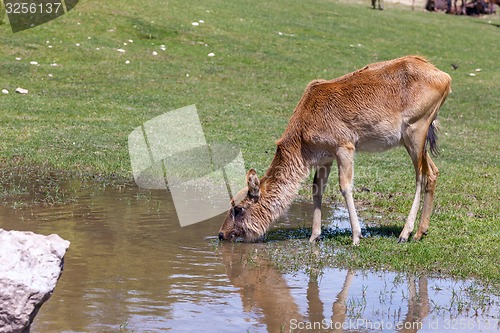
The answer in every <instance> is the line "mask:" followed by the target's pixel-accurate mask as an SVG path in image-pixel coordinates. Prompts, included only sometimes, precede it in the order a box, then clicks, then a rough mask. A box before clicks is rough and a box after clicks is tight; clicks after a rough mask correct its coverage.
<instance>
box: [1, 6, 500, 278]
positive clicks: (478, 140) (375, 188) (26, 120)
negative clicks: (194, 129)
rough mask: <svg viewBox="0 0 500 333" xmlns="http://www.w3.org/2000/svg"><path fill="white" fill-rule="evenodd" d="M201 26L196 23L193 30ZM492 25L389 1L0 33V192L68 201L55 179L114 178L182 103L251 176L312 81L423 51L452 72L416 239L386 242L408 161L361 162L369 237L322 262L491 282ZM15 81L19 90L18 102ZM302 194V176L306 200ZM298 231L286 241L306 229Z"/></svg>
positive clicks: (133, 9)
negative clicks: (429, 204) (130, 139)
mask: <svg viewBox="0 0 500 333" xmlns="http://www.w3.org/2000/svg"><path fill="white" fill-rule="evenodd" d="M199 20H203V22H204V23H199V24H198V26H194V25H192V22H195V21H196V22H198V21H199ZM499 23H500V19H499V16H498V15H496V16H491V17H488V18H470V17H456V16H448V15H440V14H431V13H426V12H423V11H415V12H412V11H411V10H409V8H406V7H402V6H394V7H391V8H389V7H387V8H386V10H384V11H374V10H371V9H369V6H368V5H367V4H365V3H352V2H349V3H347V2H336V1H325V0H314V1H313V2H312V3H311V2H303V1H296V0H293V1H287V2H283V1H277V2H276V1H275V2H271V3H270V2H265V1H257V2H255V1H254V2H251V3H246V2H243V1H236V2H226V1H216V0H209V1H204V2H196V1H191V0H188V1H169V2H168V3H165V2H161V1H149V2H144V1H137V0H131V1H127V4H126V5H124V4H123V2H121V1H118V0H110V1H106V2H97V1H95V0H87V1H82V2H81V3H79V4H78V6H77V7H76V8H75V9H74V10H72V11H71V12H69V13H68V14H66V15H64V16H63V17H61V18H60V19H58V20H55V21H53V22H51V23H49V24H45V25H42V26H39V27H36V28H34V29H30V30H27V31H24V32H20V33H16V34H12V33H11V32H10V30H9V27H8V25H7V24H0V89H7V90H9V92H10V93H9V94H2V95H0V196H1V198H0V199H1V201H2V202H7V201H9V200H12V199H14V202H17V204H23V205H25V204H30V202H31V201H30V200H31V199H29V198H31V197H32V196H33V193H38V195H39V198H40V199H39V201H37V202H51V203H58V202H64V200H67V199H68V197H69V196H71V193H69V194H68V193H61V191H60V190H61V189H62V190H64V187H61V186H60V184H59V183H58V181H56V180H55V179H59V180H64V179H71V178H78V179H79V178H82V177H83V178H86V179H90V180H97V181H100V180H104V182H107V181H108V180H110V179H111V180H112V179H117V180H118V181H123V182H126V181H128V180H130V178H131V170H130V162H129V157H128V149H127V136H128V134H129V133H130V132H131V131H132V130H133V129H134V128H136V127H137V126H140V125H141V124H142V123H143V122H144V121H147V120H149V119H151V118H153V117H156V116H158V115H161V114H163V113H164V112H167V111H170V110H174V109H177V108H180V107H183V106H186V105H191V104H196V105H197V108H198V111H199V113H200V118H201V121H202V123H203V126H204V130H205V134H206V136H207V141H208V142H229V143H231V144H233V145H236V146H239V147H240V148H241V149H242V151H243V154H244V158H245V161H246V164H247V167H248V168H249V167H254V168H255V169H256V170H257V171H258V173H259V174H262V173H263V172H264V171H265V169H266V168H267V166H268V165H269V163H270V161H271V159H272V157H273V153H274V142H275V140H276V139H277V138H279V136H280V134H281V133H282V132H283V129H284V128H285V126H286V123H287V121H288V119H289V117H290V114H291V112H292V110H293V108H294V107H295V105H296V103H297V102H298V100H299V98H300V96H301V94H302V92H303V89H304V87H305V86H306V84H307V83H308V82H309V81H310V80H312V79H315V78H333V77H337V76H340V75H342V74H345V73H347V72H350V71H352V70H355V69H357V68H359V67H361V66H364V65H365V64H367V63H371V62H375V61H379V60H386V59H390V58H394V57H399V56H402V55H405V54H421V55H423V56H426V57H427V58H428V59H429V60H431V61H432V62H433V63H434V64H435V65H436V66H437V67H439V68H441V69H443V70H445V71H447V72H449V73H450V75H451V76H452V79H453V93H452V94H451V96H450V97H449V99H448V101H447V102H446V103H445V105H444V107H443V108H442V110H441V113H440V120H441V125H442V132H441V133H440V135H441V136H440V139H441V141H440V143H441V155H440V156H439V157H438V158H436V159H435V163H436V165H437V166H438V168H439V169H440V178H439V180H438V187H437V192H436V205H435V210H434V214H433V216H432V220H431V225H430V231H429V235H428V237H426V238H425V239H424V240H423V241H421V242H418V243H413V242H411V243H409V244H404V245H398V244H396V238H395V236H393V235H397V234H398V233H399V231H400V229H401V228H402V225H403V224H404V219H405V216H406V214H407V212H408V211H409V209H410V205H411V200H412V197H413V192H414V180H413V179H414V175H413V168H412V167H411V163H410V160H409V158H408V157H407V155H406V152H405V151H404V150H402V149H399V150H394V151H391V152H387V153H384V154H377V155H375V154H373V155H359V156H357V159H356V175H355V178H356V183H355V186H356V190H357V193H356V195H355V199H356V200H357V203H358V206H359V207H363V208H364V210H363V211H361V212H360V215H361V217H362V218H363V219H364V220H365V221H366V222H367V224H368V225H372V224H374V225H375V229H371V230H367V231H368V233H369V234H370V235H371V237H367V238H365V239H364V240H363V241H362V242H361V245H360V246H359V247H356V248H354V247H352V246H350V240H349V235H348V234H336V235H331V236H328V237H325V239H324V241H323V242H322V246H321V247H320V249H321V252H322V253H323V252H324V255H323V257H324V258H325V263H324V264H325V265H345V266H352V267H361V268H365V267H377V268H382V269H385V268H391V269H397V270H415V271H428V272H437V273H446V274H451V275H453V276H458V277H477V278H479V279H481V280H482V281H486V283H489V282H493V283H497V284H498V283H499V282H500V271H499V267H498V262H500V247H499V244H498V240H499V239H500V227H499V225H498V220H499V219H498V212H499V211H500V209H499V208H500V207H499V202H500V200H499V194H498V188H499V184H498V179H499V165H498V162H499V158H498V157H499V156H498V130H499V125H498V124H499V123H498V111H499V105H500V97H499V94H498V82H500V69H499V67H498V64H497V60H496V57H495V55H497V54H499V52H500V46H499V43H498V40H499V37H500V30H499V29H498V27H497V26H498V24H499ZM125 44H126V45H125ZM162 45H164V46H165V47H162ZM118 49H122V50H124V51H125V52H120V51H118ZM153 52H155V53H153ZM211 52H213V53H214V54H215V56H214V57H209V56H208V54H209V53H211ZM17 58H18V59H20V60H16V59H17ZM31 61H36V62H37V63H38V65H32V64H30V62H31ZM54 64H55V65H54ZM451 64H454V65H457V66H458V68H457V69H456V70H453V69H452V66H451ZM477 69H480V71H476V70H477ZM470 74H474V76H471V75H470ZM17 87H23V88H25V89H28V90H29V93H28V94H27V95H20V94H15V93H14V90H15V89H16V88H17ZM333 174H335V172H333ZM333 178H335V177H333ZM329 184H330V185H329V188H328V191H327V195H326V196H327V200H329V201H332V202H342V198H341V196H340V195H339V194H338V191H337V181H336V180H335V179H332V180H331V181H330V183H329ZM309 186H310V179H309V180H308V181H307V182H306V184H305V186H304V190H303V191H302V192H301V195H302V196H303V198H306V199H307V197H308V195H309V191H308V187H309ZM16 200H17V201H16ZM9 202H10V203H11V204H12V201H9ZM376 216H382V217H383V218H375V217H376ZM309 223H310V221H305V222H304V226H305V228H307V227H309ZM215 232H216V231H215V230H214V233H215ZM297 233H298V234H299V235H297V237H295V236H293V237H290V238H301V236H300V235H301V234H304V233H307V230H299V231H297ZM285 238H286V237H285ZM273 246H274V245H273ZM277 247H279V248H282V253H283V256H281V257H280V260H282V263H283V264H288V263H290V265H293V263H294V261H295V260H296V261H297V262H298V261H300V260H306V259H304V258H302V257H300V258H295V259H294V257H293V256H294V255H297V256H301V254H300V253H305V254H304V255H307V253H308V252H307V251H308V249H309V247H310V246H309V244H307V242H305V241H303V240H302V239H300V240H291V241H286V242H280V243H279V245H277ZM299 250H301V251H299ZM285 254H287V255H285ZM301 258H302V259H301Z"/></svg>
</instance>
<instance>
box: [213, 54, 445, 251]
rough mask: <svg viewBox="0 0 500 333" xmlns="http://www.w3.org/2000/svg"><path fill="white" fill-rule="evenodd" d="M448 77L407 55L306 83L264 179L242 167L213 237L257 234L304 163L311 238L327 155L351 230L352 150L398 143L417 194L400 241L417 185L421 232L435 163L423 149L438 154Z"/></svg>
mask: <svg viewBox="0 0 500 333" xmlns="http://www.w3.org/2000/svg"><path fill="white" fill-rule="evenodd" d="M450 87H451V78H450V76H449V75H448V74H446V73H444V72H442V71H440V70H438V69H437V68H436V67H434V66H433V65H432V64H430V63H429V62H427V61H426V60H425V59H423V58H421V57H418V56H407V57H403V58H399V59H394V60H390V61H384V62H378V63H374V64H371V65H368V66H366V67H364V68H362V69H359V70H357V71H355V72H353V73H350V74H347V75H344V76H342V77H340V78H337V79H334V80H331V81H325V80H315V81H312V82H311V83H310V84H309V85H308V86H307V88H306V90H305V92H304V95H303V96H302V98H301V99H300V101H299V103H298V105H297V107H296V108H295V111H294V113H293V115H292V117H291V118H290V122H289V123H288V126H287V128H286V129H285V132H284V133H283V135H282V136H281V138H280V139H279V140H278V142H277V148H276V154H275V156H274V159H273V161H272V163H271V165H270V166H269V169H268V170H267V172H266V174H265V176H264V177H262V178H261V179H259V178H258V177H257V175H256V173H255V170H253V169H250V170H249V171H248V173H247V176H246V178H247V187H246V188H244V189H243V190H241V191H240V192H238V194H237V195H235V197H234V198H233V199H232V200H231V208H230V209H229V211H228V213H227V216H226V219H225V221H224V223H223V225H222V227H221V229H220V231H219V239H221V240H234V239H236V238H243V239H244V240H246V241H252V240H256V239H258V238H259V237H261V236H263V235H264V233H265V232H266V230H267V229H268V228H269V226H270V224H271V223H272V222H273V221H274V220H276V219H277V218H278V217H279V216H280V215H281V214H282V213H283V212H284V211H285V210H286V208H287V207H288V206H289V205H290V204H291V202H292V200H293V198H294V196H295V195H296V193H297V191H298V189H299V187H300V184H301V182H302V181H303V180H304V178H305V177H307V175H308V173H309V170H310V168H312V167H315V168H316V174H315V175H314V183H313V201H314V214H313V226H312V235H311V238H310V241H314V240H316V239H318V238H319V236H320V234H321V200H322V195H323V191H324V188H325V185H326V183H327V180H328V175H329V173H330V168H331V166H332V163H333V160H336V161H337V165H338V172H339V184H340V190H341V192H342V195H343V196H344V198H345V201H346V204H347V209H348V211H349V219H350V222H351V228H352V240H353V243H354V244H358V243H359V239H360V238H361V237H362V236H361V228H360V225H359V222H358V217H357V214H356V209H355V207H354V199H353V196H352V187H353V169H354V153H355V151H356V150H359V151H369V152H378V151H383V150H387V149H389V148H392V147H395V146H399V145H403V146H404V147H405V148H406V150H407V151H408V154H410V157H411V159H412V162H413V166H414V167H415V173H416V187H417V188H416V192H415V199H414V200H413V205H412V207H411V210H410V213H409V215H408V219H407V221H406V224H405V226H404V228H403V231H402V232H401V235H400V236H399V241H400V242H404V241H407V240H408V237H409V236H410V233H411V232H412V231H413V227H414V223H415V218H416V216H417V212H418V209H419V207H420V197H421V195H420V194H421V191H422V189H423V190H424V193H425V195H424V205H423V208H422V217H421V221H420V225H419V228H418V231H417V233H416V234H415V236H414V239H415V240H418V239H420V238H421V237H422V235H423V234H426V233H427V229H428V227H429V218H430V215H431V211H432V201H433V198H434V189H435V187H436V180H437V176H438V169H437V168H436V166H435V165H434V163H433V162H432V160H431V158H430V156H429V154H428V153H427V149H426V139H427V142H428V145H429V149H430V151H431V152H437V146H436V144H437V137H436V127H435V124H434V120H435V119H436V117H437V114H438V110H439V108H440V106H441V105H442V104H443V102H444V101H445V99H446V97H447V96H448V94H449V92H450V91H451V89H450Z"/></svg>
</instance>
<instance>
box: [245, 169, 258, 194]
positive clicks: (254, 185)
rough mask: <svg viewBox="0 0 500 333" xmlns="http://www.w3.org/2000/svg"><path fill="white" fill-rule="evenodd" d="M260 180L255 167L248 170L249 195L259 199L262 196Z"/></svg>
mask: <svg viewBox="0 0 500 333" xmlns="http://www.w3.org/2000/svg"><path fill="white" fill-rule="evenodd" d="M259 185H260V180H259V177H258V176H257V172H255V170H254V169H250V170H248V172H247V186H248V196H249V197H250V198H252V199H254V200H258V199H259V197H260V187H259Z"/></svg>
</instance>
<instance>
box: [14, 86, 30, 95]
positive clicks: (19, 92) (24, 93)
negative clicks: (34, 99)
mask: <svg viewBox="0 0 500 333" xmlns="http://www.w3.org/2000/svg"><path fill="white" fill-rule="evenodd" d="M16 93H18V94H21V95H26V94H27V93H28V89H24V88H21V87H19V88H17V89H16Z"/></svg>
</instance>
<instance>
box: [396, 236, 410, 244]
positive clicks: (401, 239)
mask: <svg viewBox="0 0 500 333" xmlns="http://www.w3.org/2000/svg"><path fill="white" fill-rule="evenodd" d="M407 241H408V238H404V237H402V236H399V239H398V243H399V244H402V243H406V242H407Z"/></svg>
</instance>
